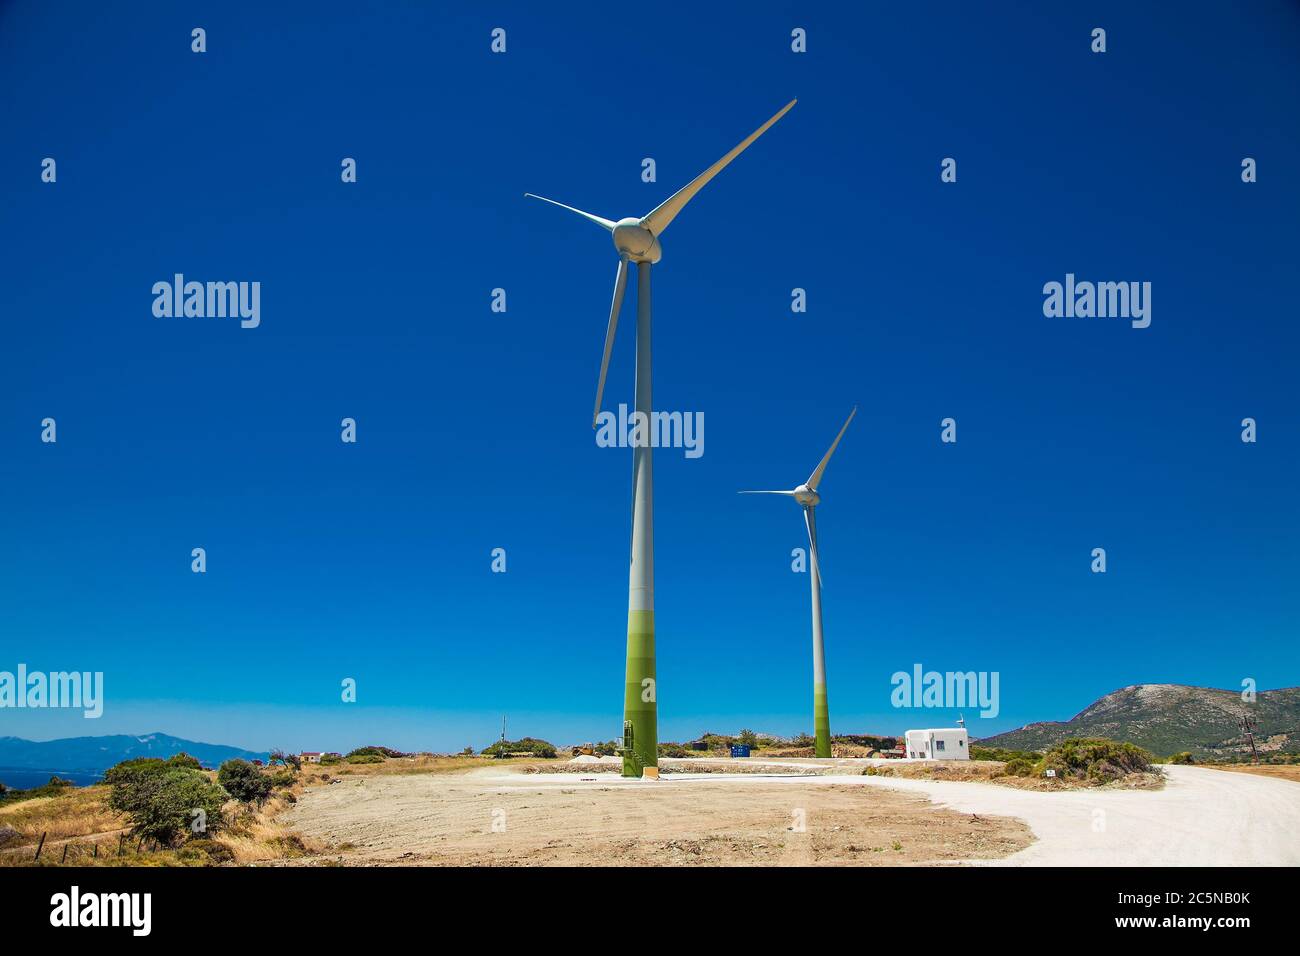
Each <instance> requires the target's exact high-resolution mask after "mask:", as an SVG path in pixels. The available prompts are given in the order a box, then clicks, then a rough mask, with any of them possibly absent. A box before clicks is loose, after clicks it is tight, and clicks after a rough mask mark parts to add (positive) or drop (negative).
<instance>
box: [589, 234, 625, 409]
mask: <svg viewBox="0 0 1300 956" xmlns="http://www.w3.org/2000/svg"><path fill="white" fill-rule="evenodd" d="M626 288H627V256H620V257H619V260H618V273H617V274H616V275H615V276H614V301H613V302H611V303H610V304H609V325H608V326H606V328H605V354H604V356H603V357H602V358H601V360H600V380H599V381H597V382H596V409H595V411H593V412H592V413H591V427H592V428H595V427H596V419H597V418H599V417H600V402H601V399H603V398H604V396H605V375H606V373H607V372H609V353H610V352H611V351H612V350H613V348H614V332H615V330H617V329H618V313H619V310H620V309H622V308H623V290H625V289H626Z"/></svg>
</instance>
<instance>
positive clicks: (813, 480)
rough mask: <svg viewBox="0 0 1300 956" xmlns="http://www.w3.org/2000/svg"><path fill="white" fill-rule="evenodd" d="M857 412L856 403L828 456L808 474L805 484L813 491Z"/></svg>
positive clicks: (832, 443) (827, 453)
mask: <svg viewBox="0 0 1300 956" xmlns="http://www.w3.org/2000/svg"><path fill="white" fill-rule="evenodd" d="M857 413H858V406H856V405H854V406H853V411H851V412H849V417H848V418H846V419H845V420H844V427H843V428H841V429H840V433H839V434H838V435H836V436H835V440H834V441H833V442H831V447H830V450H829V451H827V452H826V457H825V458H823V459H822V460H821V464H819V465H818V466H817V467H816V468H815V469H814V470H813V473H812V474H811V475H809V476H808V481H807V482H805V484H807V485H808V487H809V488H811V489H812V490H813V491H816V490H817V485H818V484H819V483H820V482H821V480H822V472H824V471H825V470H826V463H827V462H829V461H830V460H831V455H833V454H835V446H836V445H838V444H839V443H840V439H841V438H843V437H844V432H845V430H846V429H847V428H848V427H849V422H851V421H853V416H854V415H856V414H857Z"/></svg>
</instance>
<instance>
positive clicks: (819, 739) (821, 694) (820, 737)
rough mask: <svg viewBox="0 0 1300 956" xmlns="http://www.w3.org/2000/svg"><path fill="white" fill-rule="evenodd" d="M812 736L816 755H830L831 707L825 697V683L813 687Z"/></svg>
mask: <svg viewBox="0 0 1300 956" xmlns="http://www.w3.org/2000/svg"><path fill="white" fill-rule="evenodd" d="M813 736H814V738H815V740H816V742H815V744H814V749H815V753H816V755H817V756H818V757H829V756H830V755H831V708H830V704H829V703H828V701H827V699H826V685H825V684H822V685H820V686H816V687H814V688H813Z"/></svg>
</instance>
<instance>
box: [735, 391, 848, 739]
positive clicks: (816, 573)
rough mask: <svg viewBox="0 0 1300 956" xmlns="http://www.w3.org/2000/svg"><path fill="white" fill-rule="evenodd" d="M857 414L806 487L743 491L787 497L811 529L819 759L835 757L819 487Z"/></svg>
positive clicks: (816, 731) (815, 708)
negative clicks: (799, 507) (819, 535)
mask: <svg viewBox="0 0 1300 956" xmlns="http://www.w3.org/2000/svg"><path fill="white" fill-rule="evenodd" d="M857 413H858V409H857V406H854V408H853V411H851V412H849V417H848V418H847V419H845V421H844V427H842V428H841V429H840V433H839V434H838V435H836V436H835V441H833V442H831V447H830V449H829V450H828V451H827V452H826V457H824V458H823V459H822V460H821V462H820V463H818V465H817V467H816V468H814V469H813V473H812V474H811V475H809V476H808V480H807V481H805V482H804V483H803V484H802V485H800V486H799V487H797V488H795V489H794V490H792V491H742V492H741V494H742V495H786V496H787V497H790V498H793V499H794V500H795V501H797V502H799V504H800V505H802V506H803V520H804V524H805V525H806V526H807V527H808V548H809V554H810V555H811V556H812V574H810V575H809V576H808V577H809V578H810V579H811V583H812V633H813V733H814V736H815V739H816V743H815V751H814V752H815V753H816V755H817V756H818V757H829V756H830V755H831V712H830V703H829V701H828V700H827V697H826V650H825V646H824V644H823V642H822V571H821V560H820V558H819V557H818V554H817V516H816V514H815V513H814V511H813V509H814V508H816V507H817V506H818V505H819V504H821V500H822V499H821V495H820V494H818V492H817V486H818V485H820V484H821V480H822V474H823V473H824V472H825V471H826V465H827V463H828V462H829V461H830V460H831V455H833V454H835V448H836V446H837V445H839V443H840V439H841V438H843V437H844V432H845V431H846V430H847V429H848V427H849V422H851V421H853V416H854V415H856V414H857Z"/></svg>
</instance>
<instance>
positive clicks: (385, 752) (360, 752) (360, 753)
mask: <svg viewBox="0 0 1300 956" xmlns="http://www.w3.org/2000/svg"><path fill="white" fill-rule="evenodd" d="M348 756H349V757H388V758H396V757H409V756H411V755H410V754H408V753H403V752H402V751H400V750H394V749H393V748H392V747H358V748H357V749H356V750H353V751H350V752H349V753H348Z"/></svg>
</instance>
